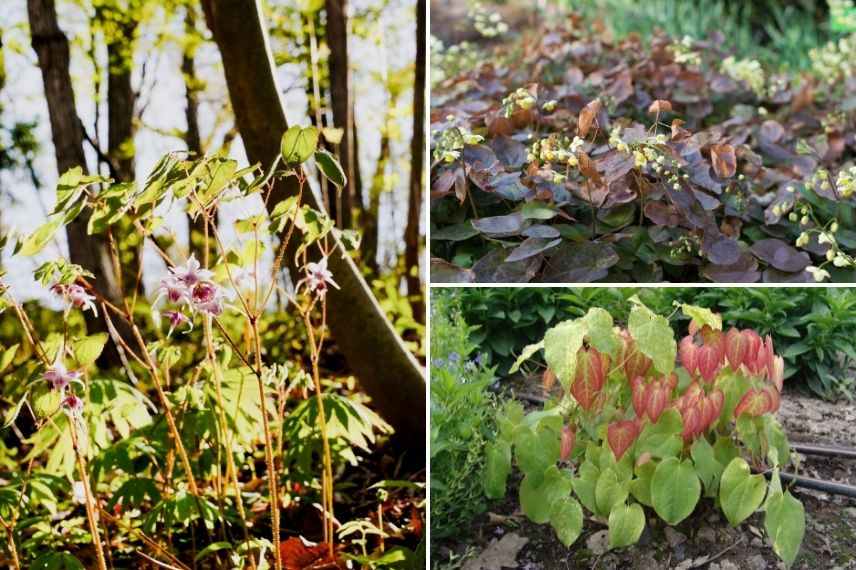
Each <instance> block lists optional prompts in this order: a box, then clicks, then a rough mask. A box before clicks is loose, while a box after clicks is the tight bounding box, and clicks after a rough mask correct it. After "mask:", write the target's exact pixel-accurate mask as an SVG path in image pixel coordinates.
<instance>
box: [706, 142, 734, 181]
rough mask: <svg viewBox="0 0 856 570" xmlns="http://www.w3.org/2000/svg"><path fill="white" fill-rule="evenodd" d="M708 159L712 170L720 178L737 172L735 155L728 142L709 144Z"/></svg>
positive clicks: (728, 176)
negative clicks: (711, 164)
mask: <svg viewBox="0 0 856 570" xmlns="http://www.w3.org/2000/svg"><path fill="white" fill-rule="evenodd" d="M710 160H711V162H712V163H713V171H714V172H716V175H717V176H719V177H720V178H731V177H732V176H734V174H735V173H736V172H737V156H736V155H735V154H734V147H733V146H731V145H730V144H713V145H710Z"/></svg>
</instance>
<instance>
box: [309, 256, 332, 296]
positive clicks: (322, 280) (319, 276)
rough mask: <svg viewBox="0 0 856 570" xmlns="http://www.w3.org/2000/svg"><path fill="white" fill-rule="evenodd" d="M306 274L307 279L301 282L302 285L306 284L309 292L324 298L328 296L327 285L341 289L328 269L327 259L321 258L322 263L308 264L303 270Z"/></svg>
mask: <svg viewBox="0 0 856 570" xmlns="http://www.w3.org/2000/svg"><path fill="white" fill-rule="evenodd" d="M303 270H304V271H305V272H306V277H304V278H303V279H301V280H300V282H301V283H306V286H307V287H309V290H310V291H312V292H313V293H315V294H316V295H318V296H319V297H323V296H324V295H326V294H327V285H332V286H333V287H335V288H336V289H339V284H338V283H336V282H335V281H334V280H333V274H332V273H331V272H330V270H329V269H327V257H326V256H325V257H323V258H321V261H318V262H317V263H316V262H312V261H310V262H309V263H307V264H306V266H305V267H304V268H303Z"/></svg>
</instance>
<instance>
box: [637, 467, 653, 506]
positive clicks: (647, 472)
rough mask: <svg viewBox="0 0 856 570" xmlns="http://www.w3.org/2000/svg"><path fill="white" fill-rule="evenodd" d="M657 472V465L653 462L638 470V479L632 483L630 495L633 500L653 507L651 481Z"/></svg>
mask: <svg viewBox="0 0 856 570" xmlns="http://www.w3.org/2000/svg"><path fill="white" fill-rule="evenodd" d="M656 470H657V464H656V463H654V462H653V461H649V462H647V463H643V464H642V465H640V466H638V467H637V468H636V478H634V479H633V480H632V481H630V494H631V495H633V498H634V499H636V500H637V501H639V502H640V503H642V504H643V505H647V506H649V507H653V506H654V504H653V503H652V502H651V479H653V478H654V472H655V471H656Z"/></svg>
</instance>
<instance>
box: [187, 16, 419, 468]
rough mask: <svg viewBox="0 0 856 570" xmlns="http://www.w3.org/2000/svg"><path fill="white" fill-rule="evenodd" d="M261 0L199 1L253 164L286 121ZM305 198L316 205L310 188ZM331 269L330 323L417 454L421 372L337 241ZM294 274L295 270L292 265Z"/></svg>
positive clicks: (285, 188)
mask: <svg viewBox="0 0 856 570" xmlns="http://www.w3.org/2000/svg"><path fill="white" fill-rule="evenodd" d="M259 1H260V0H204V1H203V7H204V8H205V12H206V18H207V19H208V23H209V27H210V28H211V29H212V31H213V34H214V39H215V41H216V42H217V45H218V46H219V48H220V54H221V57H222V59H223V68H224V71H225V73H226V83H227V85H228V88H229V95H230V98H231V101H232V107H233V109H234V111H235V117H236V119H237V124H238V129H239V130H240V132H241V137H242V139H243V141H244V146H245V148H246V150H247V156H248V157H249V159H250V161H251V162H259V163H261V164H263V165H265V166H269V165H271V164H272V163H273V161H274V158H275V157H276V155H277V154H278V153H279V145H280V140H281V138H282V134H283V133H284V132H285V130H286V129H287V127H288V125H287V123H286V120H285V113H284V109H283V106H282V101H281V99H280V93H281V92H280V89H279V87H278V85H277V82H276V78H275V75H274V64H273V58H272V56H271V52H270V46H269V44H268V35H267V27H266V26H267V24H266V23H265V22H264V20H263V17H262V10H261V6H260V4H259ZM298 189H299V187H298V184H297V180H296V179H295V177H293V176H289V177H286V178H282V179H279V180H277V182H276V184H275V186H274V190H273V192H272V194H271V198H270V200H269V201H268V204H267V205H268V207H269V208H273V207H274V206H275V205H276V204H277V203H279V202H280V201H282V200H284V199H285V198H287V197H288V196H293V195H295V194H296V193H297V192H298ZM303 196H304V197H305V199H306V201H307V202H308V204H309V205H311V206H312V207H314V208H319V206H320V205H319V203H318V200H317V199H316V198H315V196H314V195H313V194H312V193H311V192H304V194H303ZM298 242H299V240H291V251H289V252H287V253H286V259H287V260H288V262H289V263H290V264H293V260H294V250H295V249H296V248H297V246H298V245H299V243H298ZM329 267H330V270H331V271H332V273H333V275H334V278H335V279H336V280H337V282H338V283H339V285H340V286H341V289H339V290H337V289H332V290H331V291H330V292H329V293H328V298H327V304H328V323H329V325H330V330H331V332H332V336H333V337H334V338H335V340H336V343H337V344H338V346H339V348H340V349H341V350H342V353H343V354H344V355H345V358H346V359H347V361H348V363H349V364H350V366H351V368H352V369H353V370H354V373H355V375H356V376H357V378H359V380H360V383H361V384H362V387H363V388H364V389H365V391H366V392H367V393H368V395H369V396H371V397H372V399H373V401H374V404H375V405H376V406H377V408H378V410H379V412H380V413H381V415H383V416H384V417H385V418H386V419H387V421H389V422H390V423H391V424H392V425H393V427H395V429H396V430H397V432H398V434H399V436H400V437H401V440H400V441H401V442H402V443H405V444H407V445H409V446H410V448H411V449H412V450H413V452H414V453H415V454H416V456H417V457H421V455H420V454H421V453H423V451H424V445H425V414H424V413H423V410H425V377H424V371H423V370H422V368H421V367H420V366H419V364H418V363H417V362H416V359H415V358H414V357H413V355H411V354H410V352H409V351H408V350H407V348H406V347H405V346H404V343H403V342H402V341H401V339H400V338H399V337H398V335H397V334H396V333H395V330H393V328H392V326H391V325H390V323H389V320H387V318H386V316H385V315H384V314H383V311H382V309H381V308H380V306H379V305H378V302H377V300H376V299H375V298H374V295H372V292H371V290H370V289H369V287H368V285H367V284H366V282H365V281H364V280H363V278H362V276H361V275H360V271H359V269H358V268H357V267H356V265H354V263H353V261H352V260H351V258H350V257H349V256H348V255H347V253H346V252H345V250H344V248H343V246H342V244H341V242H339V241H338V240H336V241H335V246H334V250H333V252H332V254H331V255H330V258H329ZM291 270H292V274H293V275H294V274H295V273H296V272H297V271H299V268H296V267H293V266H292V267H291Z"/></svg>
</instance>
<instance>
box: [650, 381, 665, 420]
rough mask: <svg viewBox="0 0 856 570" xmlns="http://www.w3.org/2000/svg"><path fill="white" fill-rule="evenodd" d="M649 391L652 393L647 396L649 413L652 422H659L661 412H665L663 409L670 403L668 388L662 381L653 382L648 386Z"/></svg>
mask: <svg viewBox="0 0 856 570" xmlns="http://www.w3.org/2000/svg"><path fill="white" fill-rule="evenodd" d="M647 392H649V394H650V395H649V396H648V398H647V399H648V402H647V404H648V406H647V414H648V417H649V418H650V419H651V422H652V423H657V420H659V419H660V414H662V413H663V410H665V409H666V405H667V404H668V403H669V392H668V388H667V387H666V386H664V385H663V383H662V382H661V381H658V382H652V383H651V384H650V385H649V386H648V390H647Z"/></svg>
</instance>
